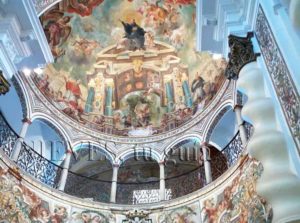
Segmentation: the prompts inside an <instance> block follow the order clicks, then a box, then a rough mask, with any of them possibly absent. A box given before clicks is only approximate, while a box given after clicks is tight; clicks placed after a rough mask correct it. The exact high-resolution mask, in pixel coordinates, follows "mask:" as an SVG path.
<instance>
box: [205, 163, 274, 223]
mask: <svg viewBox="0 0 300 223" xmlns="http://www.w3.org/2000/svg"><path fill="white" fill-rule="evenodd" d="M262 171H263V167H262V165H261V164H260V163H258V162H256V161H253V160H252V161H249V162H248V165H247V164H246V165H244V167H243V169H242V170H241V172H240V174H239V175H238V176H237V177H236V178H235V179H234V180H233V181H232V183H231V185H229V186H227V187H226V188H225V189H224V191H223V192H222V193H221V194H219V195H217V196H215V197H212V198H210V199H207V200H204V201H203V202H202V203H203V206H202V207H203V208H202V210H201V214H202V218H203V222H204V223H215V222H232V223H247V222H261V223H263V222H265V223H269V222H272V209H271V207H270V205H268V203H267V201H266V200H264V199H263V198H262V197H260V196H259V195H258V194H257V192H256V184H257V180H258V179H259V177H260V176H261V174H262Z"/></svg>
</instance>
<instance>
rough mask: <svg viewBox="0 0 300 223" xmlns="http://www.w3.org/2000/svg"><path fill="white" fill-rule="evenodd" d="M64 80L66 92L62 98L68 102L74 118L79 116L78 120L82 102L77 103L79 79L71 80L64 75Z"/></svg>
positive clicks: (78, 98) (79, 93) (81, 112)
mask: <svg viewBox="0 0 300 223" xmlns="http://www.w3.org/2000/svg"><path fill="white" fill-rule="evenodd" d="M65 82H66V92H65V95H64V98H65V100H66V101H67V102H68V103H69V107H70V108H71V109H72V111H73V113H74V114H73V115H74V116H75V118H79V120H82V119H81V115H82V114H83V107H82V104H80V103H79V100H80V99H81V90H80V83H81V81H80V80H77V81H72V80H70V79H68V78H67V77H65Z"/></svg>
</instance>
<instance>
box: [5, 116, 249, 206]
mask: <svg viewBox="0 0 300 223" xmlns="http://www.w3.org/2000/svg"><path fill="white" fill-rule="evenodd" d="M245 126H246V129H247V135H248V138H249V137H250V136H251V133H252V129H253V128H252V126H251V125H250V124H248V123H246V125H245ZM0 137H1V138H0V150H2V152H3V153H4V154H6V155H7V156H8V157H9V156H11V154H12V151H13V148H14V145H15V143H16V142H17V140H18V138H19V137H18V135H17V134H16V133H15V132H14V130H13V129H12V128H11V127H10V125H9V124H8V123H7V121H6V120H5V118H4V116H3V115H2V114H1V112H0ZM243 151H244V148H243V146H242V143H241V138H240V135H239V132H237V133H236V135H235V136H234V138H233V139H232V140H231V141H230V142H229V143H228V145H227V146H226V147H225V148H224V149H223V150H222V151H221V153H218V155H217V156H213V157H212V159H211V166H212V167H211V170H212V177H213V180H215V179H217V178H218V177H219V176H221V175H222V174H223V173H224V172H225V171H226V170H227V169H228V168H229V167H231V166H234V165H235V164H236V162H237V161H238V159H239V158H240V156H241V155H242V153H243ZM16 164H17V165H18V166H19V167H20V168H21V169H22V170H24V171H25V172H27V173H28V174H30V175H31V176H32V177H34V178H35V179H37V180H38V181H40V182H42V183H43V184H46V185H48V186H50V187H52V188H57V187H58V183H59V180H60V177H61V173H62V170H63V169H62V167H60V166H58V165H57V164H55V163H53V162H51V161H49V160H47V159H46V158H45V157H43V156H41V155H40V154H39V153H37V152H36V151H35V150H34V149H32V148H31V147H30V146H28V145H27V144H26V143H24V142H23V143H22V149H21V152H20V154H19V157H18V159H17V161H16ZM165 184H166V189H167V190H168V189H170V190H171V194H172V199H173V198H177V197H181V196H183V195H186V194H189V193H192V192H194V191H196V190H198V189H200V188H202V187H204V186H205V185H206V181H205V171H204V167H203V166H199V167H198V168H196V169H194V170H192V171H190V172H188V173H184V174H182V175H180V176H175V177H171V178H166V179H165ZM117 185H118V186H117V203H122V204H133V203H134V204H135V203H139V201H137V200H136V199H135V198H134V195H133V194H134V192H136V191H151V190H158V189H159V181H152V182H144V183H118V184H117ZM187 185H188V186H187ZM110 190H111V181H103V180H98V179H93V178H90V177H86V176H82V175H79V174H76V173H73V172H71V171H69V173H68V180H67V184H66V187H65V192H66V193H67V194H70V195H73V196H77V197H80V198H87V199H92V200H95V201H101V202H109V196H110ZM147 193H148V192H147ZM134 199H135V200H134ZM147 199H148V198H147ZM149 199H150V200H151V199H152V198H151V197H150V198H149ZM154 200H155V199H154ZM156 200H157V199H156Z"/></svg>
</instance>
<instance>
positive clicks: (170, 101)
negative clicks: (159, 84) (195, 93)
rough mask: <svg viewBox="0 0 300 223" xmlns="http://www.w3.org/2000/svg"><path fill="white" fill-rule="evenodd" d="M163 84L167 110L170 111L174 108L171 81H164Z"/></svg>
mask: <svg viewBox="0 0 300 223" xmlns="http://www.w3.org/2000/svg"><path fill="white" fill-rule="evenodd" d="M165 86H166V97H167V108H168V112H172V111H173V110H174V97H173V88H172V82H171V81H168V82H166V84H165Z"/></svg>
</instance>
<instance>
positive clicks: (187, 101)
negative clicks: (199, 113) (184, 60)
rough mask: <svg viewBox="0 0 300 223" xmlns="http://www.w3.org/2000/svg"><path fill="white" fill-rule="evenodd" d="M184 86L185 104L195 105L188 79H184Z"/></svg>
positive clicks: (188, 105)
mask: <svg viewBox="0 0 300 223" xmlns="http://www.w3.org/2000/svg"><path fill="white" fill-rule="evenodd" d="M182 88H183V92H184V98H185V105H186V107H189V108H190V107H192V105H193V99H192V95H191V91H190V87H189V83H188V81H187V80H185V81H183V84H182Z"/></svg>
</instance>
